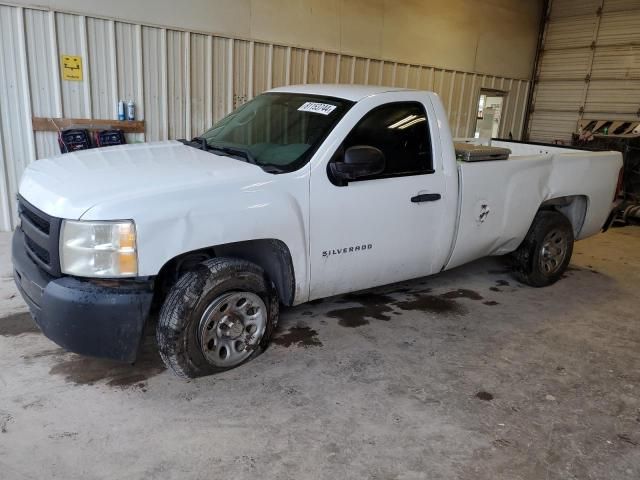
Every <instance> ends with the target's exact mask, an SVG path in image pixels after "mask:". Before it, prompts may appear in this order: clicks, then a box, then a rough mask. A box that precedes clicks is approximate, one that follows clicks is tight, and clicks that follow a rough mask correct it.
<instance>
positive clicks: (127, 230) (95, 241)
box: [60, 220, 138, 278]
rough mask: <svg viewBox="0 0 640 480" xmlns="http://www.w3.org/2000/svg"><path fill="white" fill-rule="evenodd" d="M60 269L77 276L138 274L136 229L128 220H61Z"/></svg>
mask: <svg viewBox="0 0 640 480" xmlns="http://www.w3.org/2000/svg"><path fill="white" fill-rule="evenodd" d="M60 267H61V269H62V272H63V273H66V274H69V275H77V276H79V277H99V278H113V277H135V276H136V275H137V274H138V254H137V252H136V227H135V224H134V223H133V222H132V221H128V220H123V221H115V222H82V221H80V222H76V221H72V220H64V221H63V222H62V232H61V234H60Z"/></svg>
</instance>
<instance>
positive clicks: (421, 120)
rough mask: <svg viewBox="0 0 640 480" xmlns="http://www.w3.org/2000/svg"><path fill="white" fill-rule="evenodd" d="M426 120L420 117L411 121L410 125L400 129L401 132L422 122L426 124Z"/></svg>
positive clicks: (407, 124)
mask: <svg viewBox="0 0 640 480" xmlns="http://www.w3.org/2000/svg"><path fill="white" fill-rule="evenodd" d="M425 120H426V117H418V118H416V119H414V120H411V121H410V122H409V123H405V124H404V125H402V126H400V127H398V129H399V130H404V129H405V128H408V127H410V126H412V125H415V124H416V123H420V122H424V121H425Z"/></svg>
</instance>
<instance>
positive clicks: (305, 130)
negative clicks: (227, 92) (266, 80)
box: [199, 93, 353, 173]
mask: <svg viewBox="0 0 640 480" xmlns="http://www.w3.org/2000/svg"><path fill="white" fill-rule="evenodd" d="M351 105H353V102H350V101H348V100H342V99H338V98H333V97H324V96H319V95H307V94H298V93H265V94H263V95H259V96H257V97H256V98H254V99H253V100H251V101H250V102H247V103H245V104H244V105H242V106H241V107H240V108H238V109H237V110H235V111H234V112H232V113H231V114H229V115H228V116H226V117H225V118H223V119H222V120H220V121H219V122H218V123H216V124H215V125H214V126H213V127H212V128H211V129H210V130H207V131H206V132H205V133H203V134H202V135H201V136H200V137H199V140H200V141H202V140H204V141H206V144H207V147H209V148H210V149H211V150H213V151H219V152H221V153H223V154H227V155H230V156H234V157H239V158H242V159H244V160H246V161H248V162H250V163H255V164H256V165H258V166H261V167H271V168H265V170H267V171H272V172H274V173H283V172H292V171H294V170H297V169H299V168H300V167H302V166H303V165H305V164H306V163H307V162H308V161H309V159H310V158H311V156H312V155H313V153H314V152H315V151H316V149H317V148H318V147H319V146H320V143H321V142H322V140H324V138H325V137H326V136H327V135H328V134H329V132H330V131H331V129H332V128H333V126H334V125H335V124H336V123H337V122H338V120H340V118H342V116H343V115H344V114H345V113H346V111H347V110H348V109H349V108H350V107H351Z"/></svg>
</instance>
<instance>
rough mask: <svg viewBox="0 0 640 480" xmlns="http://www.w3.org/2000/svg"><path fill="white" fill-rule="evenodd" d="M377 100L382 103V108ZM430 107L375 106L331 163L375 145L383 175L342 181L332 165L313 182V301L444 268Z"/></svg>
mask: <svg viewBox="0 0 640 480" xmlns="http://www.w3.org/2000/svg"><path fill="white" fill-rule="evenodd" d="M379 102H380V100H378V103H379ZM428 107H429V106H428V105H425V104H423V103H421V102H416V101H405V102H394V103H383V104H380V105H378V106H373V107H372V108H371V109H370V110H368V112H367V113H365V114H364V115H363V116H362V117H361V119H360V120H359V121H358V122H357V123H356V124H355V126H354V127H353V128H352V129H351V130H350V132H349V133H348V134H347V135H346V136H345V138H344V140H343V141H342V143H341V144H340V146H339V147H338V149H337V150H336V152H335V154H333V157H332V158H330V159H329V160H328V161H329V163H330V162H340V161H342V160H343V159H344V152H345V151H346V150H347V149H348V148H350V147H353V146H362V145H366V146H373V147H375V148H377V149H379V150H380V151H382V153H383V154H384V156H385V164H386V165H385V168H384V171H382V172H381V173H378V174H376V175H370V176H366V177H362V178H358V179H356V180H353V181H348V182H341V181H340V180H339V179H336V178H332V176H333V175H334V174H333V173H332V169H331V168H330V166H329V165H327V162H326V161H325V163H324V164H320V165H318V166H317V168H313V171H312V174H311V180H310V237H311V239H310V256H311V259H310V281H311V288H310V299H314V298H321V297H327V296H331V295H335V294H341V293H346V292H350V291H355V290H361V289H365V288H370V287H374V286H378V285H383V284H388V283H393V282H397V281H402V280H406V279H409V278H415V277H420V276H424V275H428V274H431V273H433V272H434V270H436V271H437V270H439V269H440V268H441V267H442V265H441V264H440V263H439V262H441V261H442V258H441V254H440V253H439V250H440V248H439V247H440V246H441V245H440V244H441V242H440V241H439V240H440V237H441V236H440V233H441V232H440V230H439V229H440V226H441V224H442V221H443V215H444V213H445V212H444V205H445V202H444V201H443V200H442V196H443V195H444V193H445V192H444V189H445V179H444V175H443V173H442V171H440V170H437V169H436V168H434V158H433V157H434V155H433V150H432V142H431V138H432V134H431V130H430V122H429V119H428V115H427V111H428Z"/></svg>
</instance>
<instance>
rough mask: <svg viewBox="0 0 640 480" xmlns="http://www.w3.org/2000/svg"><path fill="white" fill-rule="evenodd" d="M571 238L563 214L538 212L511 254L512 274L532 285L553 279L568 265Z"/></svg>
mask: <svg viewBox="0 0 640 480" xmlns="http://www.w3.org/2000/svg"><path fill="white" fill-rule="evenodd" d="M573 242H574V238H573V227H572V225H571V222H569V220H568V219H567V217H565V216H564V215H563V214H561V213H560V212H556V211H552V210H542V211H540V212H538V213H537V214H536V216H535V218H534V220H533V223H532V225H531V228H529V232H528V233H527V236H526V237H525V239H524V241H523V242H522V244H521V245H520V246H519V247H518V249H517V250H516V251H515V252H514V254H513V258H514V264H515V265H514V267H515V274H516V277H517V278H518V280H520V281H521V282H523V283H525V284H527V285H531V286H532V287H546V286H547V285H551V284H552V283H555V282H557V281H558V280H559V279H560V278H561V277H562V274H563V273H564V272H565V270H566V269H567V267H568V266H569V262H570V261H571V255H572V253H573Z"/></svg>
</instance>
